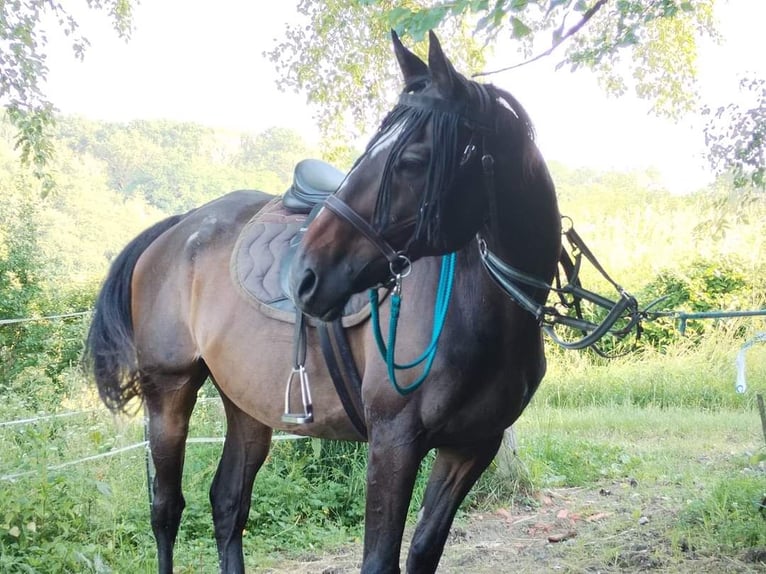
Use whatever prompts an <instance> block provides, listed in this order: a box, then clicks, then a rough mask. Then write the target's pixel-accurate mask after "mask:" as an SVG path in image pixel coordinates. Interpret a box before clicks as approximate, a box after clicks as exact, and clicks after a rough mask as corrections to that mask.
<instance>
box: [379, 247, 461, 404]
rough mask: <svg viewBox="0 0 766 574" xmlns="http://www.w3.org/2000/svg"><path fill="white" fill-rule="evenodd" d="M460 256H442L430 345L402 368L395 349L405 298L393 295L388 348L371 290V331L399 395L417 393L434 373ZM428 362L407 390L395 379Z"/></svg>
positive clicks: (453, 254) (452, 254)
mask: <svg viewBox="0 0 766 574" xmlns="http://www.w3.org/2000/svg"><path fill="white" fill-rule="evenodd" d="M456 259H457V256H456V254H455V253H450V254H449V255H445V256H444V257H442V264H441V273H440V274H439V286H438V287H437V289H436V301H435V303H434V324H433V328H432V330H431V342H430V343H429V344H428V347H426V349H425V350H424V351H423V353H421V355H420V356H419V357H418V358H417V359H414V360H412V361H410V362H409V363H405V364H403V365H400V364H398V363H397V362H396V360H395V357H394V355H395V349H396V330H397V327H398V325H399V311H400V308H401V303H402V298H401V296H400V295H399V294H398V293H396V292H394V293H393V294H392V295H391V316H390V319H389V329H388V346H386V344H385V343H384V341H383V333H382V332H381V330H380V312H379V301H378V291H377V289H370V305H371V307H372V330H373V333H374V335H375V342H376V343H377V345H378V350H379V351H380V354H381V355H382V356H383V358H384V359H385V361H386V367H387V369H388V378H389V380H390V381H391V384H392V385H393V387H394V389H395V390H396V392H397V393H399V394H400V395H402V396H404V395H408V394H410V393H411V392H413V391H415V390H417V389H418V388H419V387H420V385H422V384H423V381H425V380H426V377H427V376H428V374H429V373H430V372H431V366H432V365H433V362H434V358H435V357H436V351H437V349H438V344H439V337H440V336H441V333H442V330H443V329H444V321H445V319H446V317H447V310H448V309H449V301H450V297H451V295H452V286H453V283H454V279H455V260H456ZM423 362H425V365H424V367H423V372H422V373H421V375H420V377H418V379H417V380H416V381H414V382H413V383H412V384H411V385H409V386H407V387H402V386H401V385H400V384H399V382H398V381H397V380H396V371H397V370H405V369H412V368H414V367H417V366H418V365H420V364H421V363H423Z"/></svg>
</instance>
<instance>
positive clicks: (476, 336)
mask: <svg viewBox="0 0 766 574" xmlns="http://www.w3.org/2000/svg"><path fill="white" fill-rule="evenodd" d="M429 36H430V38H429V40H430V46H429V53H428V61H427V63H426V62H425V61H423V60H421V59H420V58H419V57H418V56H416V55H415V54H414V53H413V52H411V51H410V50H409V49H407V48H405V46H404V45H403V44H402V42H401V41H400V40H399V38H398V36H397V35H396V34H395V33H393V32H392V41H393V49H394V53H395V56H396V60H397V62H398V64H399V68H400V69H401V73H402V75H403V79H404V89H403V91H402V93H401V94H400V97H399V101H398V103H397V104H396V105H395V106H394V107H393V108H392V110H391V111H390V112H389V114H388V115H387V116H386V118H385V119H384V120H383V122H382V123H381V125H380V128H379V130H378V132H377V133H376V134H375V135H374V136H373V138H372V139H371V140H370V142H369V144H368V145H367V147H366V149H365V151H364V153H363V154H362V155H361V156H360V157H359V159H358V160H357V161H356V162H355V164H354V165H353V167H352V169H351V170H350V172H349V173H348V174H347V175H346V176H345V178H344V179H343V181H342V183H341V184H340V186H339V187H338V188H337V191H336V192H335V193H334V194H333V195H330V197H329V198H328V199H327V200H326V201H325V203H324V204H323V207H322V208H321V209H320V210H319V212H318V214H316V216H315V217H314V218H313V220H312V221H311V222H310V223H309V224H308V225H307V226H306V228H305V229H304V230H303V236H302V239H301V241H300V243H299V244H298V246H297V248H296V251H295V254H294V257H293V259H292V263H291V265H290V268H289V274H288V278H287V283H288V287H289V291H290V293H291V297H292V300H293V302H294V304H295V306H296V307H297V308H298V309H300V311H301V312H302V313H304V314H305V315H306V316H308V317H313V318H316V319H317V320H319V321H330V320H333V319H335V318H336V317H338V316H339V314H340V309H341V308H342V307H343V306H344V303H345V302H346V300H347V299H348V298H349V297H350V296H351V295H352V294H353V293H358V292H363V291H365V290H368V289H370V290H371V291H370V292H371V293H373V292H375V293H377V290H375V289H374V288H375V287H378V286H382V287H385V288H386V289H392V295H391V296H389V297H387V298H384V299H382V300H380V301H378V300H377V299H376V298H374V297H371V301H372V303H374V304H373V319H372V320H367V321H364V322H362V323H361V324H360V325H358V326H355V327H351V328H349V329H348V330H347V336H348V340H349V345H350V350H351V354H352V355H353V358H354V361H355V363H356V365H357V368H358V370H359V373H360V377H361V380H362V386H361V402H362V404H363V418H364V421H363V422H364V425H365V430H366V435H367V440H368V443H369V450H368V452H369V455H368V468H367V492H366V506H365V518H364V542H363V559H362V566H361V571H362V572H363V573H373V572H374V573H377V574H387V573H395V572H400V554H401V548H402V537H403V532H404V528H405V521H406V515H407V510H408V505H409V502H410V498H411V496H412V491H413V486H414V482H415V479H416V474H417V472H418V469H419V466H420V463H421V461H422V459H423V458H424V456H425V455H426V454H427V453H428V452H429V451H431V450H435V451H436V457H435V460H434V463H433V466H432V470H431V473H430V476H429V478H428V482H427V487H426V492H425V495H424V500H423V506H422V512H421V517H420V518H419V521H418V523H417V526H416V529H415V531H414V534H413V537H412V542H411V544H410V547H409V551H408V556H407V559H406V569H407V572H411V573H426V572H435V571H436V568H437V565H438V563H439V560H440V558H441V555H442V552H443V549H444V545H445V542H446V540H447V537H448V533H449V530H450V528H451V525H452V522H453V519H454V516H455V514H456V512H457V510H458V507H459V505H460V504H461V502H462V501H463V499H464V497H465V496H466V494H467V493H468V492H469V490H470V489H471V488H472V486H473V485H474V483H475V482H476V481H477V479H478V478H479V477H480V475H481V474H482V473H483V472H484V470H485V469H486V468H487V467H488V466H489V465H490V463H491V461H492V460H493V458H494V456H495V454H496V453H497V452H498V449H499V446H500V444H501V440H502V437H503V434H504V430H505V429H506V428H508V427H509V426H511V425H512V423H513V422H514V421H515V420H516V419H517V418H518V417H519V415H520V414H521V412H522V411H523V410H524V408H525V407H526V406H527V405H528V404H529V402H530V400H531V399H532V396H533V395H534V393H535V390H536V389H537V388H538V385H539V384H540V382H541V380H542V378H543V375H544V372H545V368H546V367H545V365H546V363H545V353H544V346H543V338H542V334H541V329H540V318H539V317H536V316H534V315H533V314H532V313H530V312H528V311H527V310H525V309H523V308H522V307H521V306H520V305H519V304H517V303H516V302H515V301H514V300H513V299H512V298H510V297H509V296H508V295H507V293H506V291H507V289H503V288H502V285H500V284H499V283H498V281H497V277H496V276H495V275H493V274H492V273H491V272H490V271H491V269H490V267H488V262H490V261H495V262H497V261H499V262H500V263H501V264H502V265H507V266H508V267H509V268H510V267H512V268H514V269H517V270H519V271H520V272H523V273H525V274H527V275H529V276H533V277H535V278H537V279H538V280H539V282H538V283H537V284H535V286H533V287H523V288H522V290H524V291H525V292H526V294H527V295H528V296H529V297H531V298H533V299H534V300H535V301H537V302H538V303H540V304H542V303H544V302H545V300H546V297H547V286H549V285H550V283H551V281H552V279H553V276H554V272H555V270H556V265H557V261H558V257H559V251H560V244H561V238H560V225H561V224H560V218H559V212H558V207H557V200H556V195H555V189H554V184H553V182H552V179H551V177H550V174H549V172H548V169H547V167H546V165H545V162H544V160H543V158H542V155H541V153H540V152H539V150H538V148H537V146H536V144H535V142H534V132H533V128H532V124H531V121H530V119H529V116H528V115H527V113H526V112H525V110H524V109H523V108H522V106H521V104H520V103H519V102H518V101H517V100H516V99H515V98H514V97H513V96H512V95H511V94H509V93H507V92H506V91H504V90H501V89H499V88H497V87H495V86H493V85H490V84H480V83H477V82H475V81H472V80H469V79H467V78H466V77H465V76H463V75H461V74H460V73H458V72H457V71H456V70H455V68H454V66H453V65H452V63H451V62H450V61H449V59H448V58H447V56H446V55H445V54H444V52H443V50H442V48H441V45H440V43H439V41H438V39H437V37H436V35H435V34H433V32H431V33H430V35H429ZM271 199H272V196H271V195H269V194H266V193H263V192H246V191H238V192H232V193H230V194H228V195H224V196H222V197H220V198H218V199H216V200H214V201H212V202H210V203H208V204H206V205H204V206H202V207H199V208H197V209H194V210H192V211H190V212H188V213H186V214H184V215H179V216H174V217H171V218H168V219H166V220H164V221H161V222H159V223H157V224H155V225H154V226H152V227H151V228H149V229H147V230H146V231H144V232H143V233H141V234H140V235H138V236H137V237H136V238H135V239H133V240H132V241H131V242H130V243H129V244H128V245H127V246H126V247H125V249H124V250H123V251H122V252H121V253H120V254H119V255H118V256H117V257H116V258H115V260H114V262H113V263H112V265H111V268H110V270H109V273H108V275H107V277H106V279H105V281H104V284H103V286H102V288H101V291H100V292H99V295H98V298H97V303H96V307H95V312H94V315H93V319H92V323H91V326H90V330H89V333H88V337H87V342H86V351H87V356H88V357H89V361H90V364H91V370H92V374H93V377H94V378H95V380H96V382H97V385H98V389H99V392H100V396H101V398H102V399H103V401H104V402H105V404H106V405H107V406H108V407H109V408H110V409H111V410H113V411H121V410H124V409H125V408H126V405H128V404H135V402H136V401H134V400H133V399H137V400H142V401H143V404H144V407H145V410H146V412H147V413H148V420H149V423H148V433H149V443H150V447H151V455H152V458H153V462H154V466H155V472H156V474H155V477H154V482H153V493H154V497H153V502H152V506H151V526H152V529H153V532H154V536H155V538H156V543H157V552H158V562H159V564H158V567H159V572H161V573H170V572H172V569H173V546H174V542H175V538H176V534H177V532H178V528H179V523H180V520H181V514H182V511H183V508H184V498H183V494H182V492H181V475H182V469H183V463H184V448H185V441H186V437H187V432H188V425H189V417H190V415H191V413H192V410H193V408H194V405H195V400H196V397H197V392H198V390H199V389H200V387H201V385H202V384H203V383H204V381H205V380H206V379H208V378H210V380H211V381H212V383H213V385H215V387H216V388H217V390H218V392H219V394H220V396H221V399H222V401H223V406H224V410H225V414H226V420H227V430H226V437H225V442H224V446H223V453H222V456H221V459H220V463H219V465H218V469H217V472H216V474H215V477H214V479H213V481H212V485H211V488H210V502H211V506H212V514H213V521H214V529H215V539H216V543H217V549H218V557H219V568H220V571H221V572H243V571H244V562H243V548H242V532H243V528H244V526H245V522H246V520H247V517H248V512H249V508H250V500H251V493H252V488H253V484H254V480H255V476H256V473H257V472H258V470H259V468H260V467H261V465H262V464H263V463H264V461H265V459H266V456H267V453H268V452H269V447H270V442H271V438H272V432H273V430H274V429H279V430H287V431H290V432H293V433H299V434H302V435H309V436H313V437H321V438H327V439H340V440H360V437H359V433H358V431H357V430H356V428H355V426H354V425H353V424H352V422H351V419H350V416H349V414H348V413H347V411H346V410H345V409H344V407H343V405H342V403H341V400H340V399H339V396H338V393H337V392H336V391H335V389H334V387H333V385H332V383H331V380H330V375H329V374H328V369H327V367H326V366H325V364H324V363H323V361H322V355H321V353H320V352H319V350H318V341H317V338H318V336H317V334H316V330H315V329H311V328H310V329H308V330H307V332H306V351H305V353H306V358H305V365H306V369H307V371H309V372H311V377H312V381H311V393H312V398H313V409H314V411H313V417H311V418H310V420H307V421H303V422H304V423H305V424H291V423H285V422H284V421H283V420H282V418H281V416H280V415H282V413H283V408H282V407H283V398H284V384H283V383H282V382H281V381H283V379H284V373H285V368H286V364H287V359H286V357H290V356H291V353H292V352H293V345H294V343H293V334H294V327H293V326H292V325H288V324H287V323H283V322H279V321H275V320H274V319H273V318H270V317H268V316H266V315H265V314H263V313H261V312H260V311H259V310H258V309H256V308H255V307H253V306H251V305H249V304H247V303H246V302H244V301H243V299H242V298H241V297H240V295H239V294H238V291H237V289H236V288H235V286H234V285H233V282H232V279H231V277H230V273H229V269H228V262H229V259H230V256H231V252H232V246H233V244H234V242H235V241H236V238H237V236H238V234H239V231H240V230H241V229H242V227H243V226H244V225H245V224H246V222H247V221H248V220H249V219H250V218H251V216H253V214H255V213H257V212H259V210H261V209H263V207H264V206H265V205H266V204H267V203H268V202H269V201H270V200H271ZM445 261H448V263H447V264H445ZM445 269H446V271H445ZM445 276H447V278H446V279H445ZM445 286H446V287H445ZM436 300H440V301H441V305H436V306H435V301H436ZM395 306H396V307H397V308H398V309H396V311H397V312H399V313H400V315H399V316H400V317H401V324H397V325H394V324H393V323H391V325H390V326H388V328H387V326H386V325H385V321H384V322H383V324H381V321H380V319H379V317H380V316H383V317H385V316H386V313H391V312H392V311H394V307H395ZM432 308H434V309H435V311H434V313H435V315H438V317H434V318H433V319H431V317H430V313H431V311H430V309H432ZM376 317H378V320H377V321H375V318H376ZM437 323H438V325H436V324H437ZM376 331H379V332H378V333H377V335H376ZM378 335H381V336H382V337H385V336H386V335H387V336H388V341H389V343H390V345H389V348H388V349H387V350H386V353H385V354H386V356H388V355H391V354H394V355H395V354H398V357H395V359H394V361H390V360H388V359H387V358H384V356H383V349H382V347H381V346H379V345H378V339H380V338H382V337H380V336H378ZM393 335H395V339H396V340H395V341H393V340H392V336H393ZM391 343H392V344H391ZM384 346H385V341H383V347H384ZM424 348H425V349H426V350H429V349H430V351H429V353H428V357H429V358H428V361H426V363H427V367H424V368H423V370H419V369H418V368H412V369H405V368H399V367H405V366H407V365H406V364H402V363H407V362H408V361H412V359H413V358H414V357H416V355H417V354H418V353H419V351H420V350H421V349H424ZM389 351H395V353H390V352H389ZM396 361H398V362H396ZM392 376H393V377H394V378H396V383H397V384H396V386H394V385H393V384H392V380H391V377H392Z"/></svg>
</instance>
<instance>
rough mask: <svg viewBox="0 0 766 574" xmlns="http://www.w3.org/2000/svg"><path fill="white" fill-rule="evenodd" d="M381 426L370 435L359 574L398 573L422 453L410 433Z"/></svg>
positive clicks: (414, 437)
mask: <svg viewBox="0 0 766 574" xmlns="http://www.w3.org/2000/svg"><path fill="white" fill-rule="evenodd" d="M382 426H383V425H378V427H377V428H373V429H371V432H370V451H369V458H368V464H367V501H366V511H365V523H364V559H363V562H362V574H373V573H374V574H398V573H399V571H400V570H399V554H400V552H401V546H402V534H403V533H404V524H405V521H406V518H407V510H408V508H409V503H410V498H411V496H412V488H413V486H414V484H415V478H416V477H417V473H418V467H419V466H420V461H421V460H422V458H423V455H424V454H425V451H424V450H423V448H422V447H421V446H420V444H419V442H418V438H417V437H416V436H415V435H414V434H413V435H412V436H403V435H402V433H401V432H395V431H391V430H390V428H381V427H382ZM391 426H394V425H391Z"/></svg>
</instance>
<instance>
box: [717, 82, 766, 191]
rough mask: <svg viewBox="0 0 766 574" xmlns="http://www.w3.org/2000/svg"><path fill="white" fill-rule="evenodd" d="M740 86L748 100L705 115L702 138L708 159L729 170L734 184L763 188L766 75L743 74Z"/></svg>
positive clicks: (765, 173) (765, 184)
mask: <svg viewBox="0 0 766 574" xmlns="http://www.w3.org/2000/svg"><path fill="white" fill-rule="evenodd" d="M740 89H741V91H743V92H747V93H749V96H750V99H751V101H749V102H747V103H745V104H739V103H730V104H728V105H726V106H720V107H719V108H718V109H717V110H716V111H715V112H713V110H712V109H711V108H710V107H709V106H705V107H704V108H703V114H704V115H706V116H708V117H709V118H710V119H709V120H708V123H707V125H706V126H705V141H706V143H707V146H708V153H707V155H708V159H709V161H710V164H711V166H712V167H713V169H715V170H716V171H717V172H718V173H725V172H731V173H732V176H733V180H734V186H735V187H738V188H743V187H747V186H752V187H754V188H756V189H759V190H761V191H763V190H766V79H764V78H743V79H742V80H741V81H740Z"/></svg>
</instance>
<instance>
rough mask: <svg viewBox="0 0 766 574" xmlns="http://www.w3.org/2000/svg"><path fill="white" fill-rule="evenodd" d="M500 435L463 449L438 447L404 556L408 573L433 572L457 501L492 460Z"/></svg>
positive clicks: (460, 499)
mask: <svg viewBox="0 0 766 574" xmlns="http://www.w3.org/2000/svg"><path fill="white" fill-rule="evenodd" d="M501 438H502V436H498V437H497V439H495V440H490V441H487V442H486V443H481V444H474V445H471V446H470V447H463V448H440V449H439V451H438V454H437V456H436V461H435V462H434V466H433V469H432V471H431V476H430V477H429V479H428V486H427V487H426V493H425V498H424V500H423V516H422V518H421V520H420V523H419V524H418V526H417V528H416V529H415V534H414V536H413V538H412V544H411V545H410V551H409V555H408V557H407V572H408V574H416V573H417V574H421V573H422V574H425V573H432V572H435V571H436V567H437V565H438V564H439V559H440V558H441V555H442V552H443V550H444V544H445V543H446V541H447V536H448V535H449V530H450V527H451V526H452V520H453V518H454V517H455V513H456V512H457V509H458V507H459V506H460V503H461V502H462V501H463V499H464V498H465V496H466V494H468V491H469V490H471V487H472V486H473V485H474V484H475V483H476V481H477V480H478V478H479V477H480V476H481V473H482V472H484V470H485V469H486V468H487V466H489V463H490V462H492V458H493V457H494V456H495V454H496V453H497V450H498V448H499V446H500V441H501Z"/></svg>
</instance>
